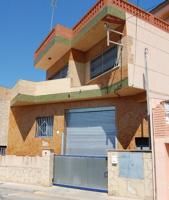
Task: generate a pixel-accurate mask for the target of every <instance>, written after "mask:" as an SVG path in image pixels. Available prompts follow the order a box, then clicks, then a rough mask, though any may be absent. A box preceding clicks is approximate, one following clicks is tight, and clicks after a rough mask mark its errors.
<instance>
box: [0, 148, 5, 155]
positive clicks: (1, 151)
mask: <svg viewBox="0 0 169 200" xmlns="http://www.w3.org/2000/svg"><path fill="white" fill-rule="evenodd" d="M5 151H6V146H0V155H1V156H4V155H5Z"/></svg>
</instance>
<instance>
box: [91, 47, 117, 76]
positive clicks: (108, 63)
mask: <svg viewBox="0 0 169 200" xmlns="http://www.w3.org/2000/svg"><path fill="white" fill-rule="evenodd" d="M117 54H118V48H117V45H114V46H113V47H112V48H110V49H108V50H107V51H106V52H104V53H103V54H102V55H100V56H99V57H97V58H95V59H94V60H92V61H91V64H90V76H91V78H95V77H97V76H98V75H100V74H102V73H104V72H106V71H108V70H109V69H111V68H114V67H115V66H117V65H118V63H117V62H118V61H117V60H118V59H117V58H118V55H117Z"/></svg>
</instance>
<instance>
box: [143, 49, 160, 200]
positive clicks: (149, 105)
mask: <svg viewBox="0 0 169 200" xmlns="http://www.w3.org/2000/svg"><path fill="white" fill-rule="evenodd" d="M147 55H148V48H145V49H144V56H145V87H146V97H147V118H148V127H149V128H148V129H149V137H150V147H151V151H152V172H153V173H152V179H153V199H154V200H157V182H156V163H155V144H154V132H153V130H154V129H153V119H152V116H153V115H152V105H151V99H150V90H149V76H148V65H147Z"/></svg>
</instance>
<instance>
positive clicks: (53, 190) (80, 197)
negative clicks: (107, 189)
mask: <svg viewBox="0 0 169 200" xmlns="http://www.w3.org/2000/svg"><path fill="white" fill-rule="evenodd" d="M0 189H1V190H4V191H5V190H8V192H9V194H8V196H9V195H10V191H13V192H14V191H15V194H19V192H20V193H26V194H30V195H32V196H34V197H36V199H37V197H39V199H44V198H45V199H59V200H62V199H64V200H65V199H66V200H138V199H131V198H114V197H109V196H108V195H107V194H106V193H98V192H91V191H83V190H78V189H70V188H63V187H57V186H52V187H41V186H33V185H24V184H16V183H0ZM17 192H18V193H17ZM11 195H12V194H11ZM34 197H32V198H34ZM4 199H5V198H4Z"/></svg>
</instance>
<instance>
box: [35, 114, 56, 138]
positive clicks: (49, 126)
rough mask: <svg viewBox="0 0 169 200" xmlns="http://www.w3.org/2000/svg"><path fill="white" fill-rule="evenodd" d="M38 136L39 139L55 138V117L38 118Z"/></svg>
mask: <svg viewBox="0 0 169 200" xmlns="http://www.w3.org/2000/svg"><path fill="white" fill-rule="evenodd" d="M36 136H37V137H52V136H53V116H49V117H38V118H37V119H36Z"/></svg>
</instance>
